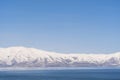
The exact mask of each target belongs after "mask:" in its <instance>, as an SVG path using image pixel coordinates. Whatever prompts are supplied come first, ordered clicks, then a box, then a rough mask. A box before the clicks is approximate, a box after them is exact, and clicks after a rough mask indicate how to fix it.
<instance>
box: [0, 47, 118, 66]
mask: <svg viewBox="0 0 120 80" xmlns="http://www.w3.org/2000/svg"><path fill="white" fill-rule="evenodd" d="M101 66H102V67H104V66H105V67H107V66H116V67H118V66H120V52H118V53H113V54H61V53H55V52H48V51H43V50H39V49H35V48H26V47H9V48H0V67H101Z"/></svg>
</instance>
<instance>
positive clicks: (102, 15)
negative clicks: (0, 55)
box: [0, 0, 120, 53]
mask: <svg viewBox="0 0 120 80" xmlns="http://www.w3.org/2000/svg"><path fill="white" fill-rule="evenodd" d="M9 46H25V47H34V48H39V49H43V50H49V51H56V52H64V53H69V52H70V53H73V52H75V53H78V52H80V53H113V52H118V51H120V0H0V47H9Z"/></svg>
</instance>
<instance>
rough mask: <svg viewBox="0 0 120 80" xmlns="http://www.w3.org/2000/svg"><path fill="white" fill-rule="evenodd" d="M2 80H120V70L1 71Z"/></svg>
mask: <svg viewBox="0 0 120 80" xmlns="http://www.w3.org/2000/svg"><path fill="white" fill-rule="evenodd" d="M0 80H120V69H63V70H22V71H18V70H14V71H13V70H12V71H0Z"/></svg>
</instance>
